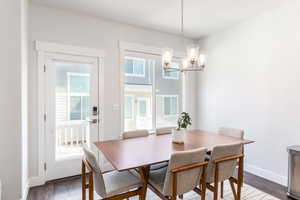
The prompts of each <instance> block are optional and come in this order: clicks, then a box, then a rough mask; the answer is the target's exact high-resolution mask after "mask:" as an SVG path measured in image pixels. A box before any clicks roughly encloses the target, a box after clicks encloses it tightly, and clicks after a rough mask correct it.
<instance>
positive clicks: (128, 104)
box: [124, 96, 133, 119]
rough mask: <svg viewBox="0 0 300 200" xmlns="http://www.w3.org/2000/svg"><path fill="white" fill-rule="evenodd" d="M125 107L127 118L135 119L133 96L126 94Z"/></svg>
mask: <svg viewBox="0 0 300 200" xmlns="http://www.w3.org/2000/svg"><path fill="white" fill-rule="evenodd" d="M124 108H125V109H124V116H125V119H133V97H131V96H125V106H124Z"/></svg>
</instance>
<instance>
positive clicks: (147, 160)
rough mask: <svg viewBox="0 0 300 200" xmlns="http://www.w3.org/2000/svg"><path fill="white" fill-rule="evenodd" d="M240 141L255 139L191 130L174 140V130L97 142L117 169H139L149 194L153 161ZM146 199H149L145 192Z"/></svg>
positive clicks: (249, 141) (247, 142)
mask: <svg viewBox="0 0 300 200" xmlns="http://www.w3.org/2000/svg"><path fill="white" fill-rule="evenodd" d="M238 142H240V143H243V144H244V145H246V144H250V143H253V142H254V141H251V140H247V139H239V138H236V137H230V136H225V135H220V134H215V133H211V132H207V131H202V130H191V131H188V132H187V133H186V134H185V137H184V143H183V144H176V143H173V142H172V134H165V135H154V134H153V135H149V136H147V137H138V138H131V139H125V140H124V139H117V140H108V141H99V142H95V143H94V144H95V145H96V147H97V149H98V150H100V151H101V152H102V153H103V155H104V156H105V157H106V159H107V160H108V161H109V162H110V163H111V164H112V166H113V167H114V168H115V169H116V170H118V171H124V170H130V169H139V170H138V171H139V172H140V175H141V178H142V180H143V181H144V188H145V195H146V191H147V183H148V176H149V169H150V166H151V165H154V164H158V163H162V162H166V161H168V160H169V159H170V157H171V155H172V153H174V152H178V151H185V150H193V149H197V148H201V147H205V148H207V151H211V150H212V148H213V147H214V146H217V145H223V144H232V143H238ZM142 199H145V196H144V197H143V198H142Z"/></svg>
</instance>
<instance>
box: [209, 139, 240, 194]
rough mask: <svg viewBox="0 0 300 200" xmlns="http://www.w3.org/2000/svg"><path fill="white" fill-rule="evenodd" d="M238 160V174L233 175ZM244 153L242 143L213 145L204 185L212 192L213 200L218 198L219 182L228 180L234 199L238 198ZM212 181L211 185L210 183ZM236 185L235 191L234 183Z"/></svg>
mask: <svg viewBox="0 0 300 200" xmlns="http://www.w3.org/2000/svg"><path fill="white" fill-rule="evenodd" d="M237 162H238V176H237V178H234V177H233V173H234V170H235V169H236V165H237ZM243 165H244V154H243V144H242V143H234V144H226V145H219V146H215V147H214V148H213V150H212V151H211V157H210V160H209V161H208V167H207V177H206V182H207V184H206V187H207V189H209V190H210V191H212V192H213V193H214V198H213V199H214V200H217V199H218V189H219V183H221V182H223V181H225V180H229V183H230V186H231V189H232V192H233V195H234V199H235V200H240V198H241V187H242V182H243V167H244V166H243ZM212 183H213V185H211V184H212ZM234 184H236V185H237V191H236V189H235V185H234Z"/></svg>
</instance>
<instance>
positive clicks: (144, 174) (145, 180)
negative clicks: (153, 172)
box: [139, 166, 150, 200]
mask: <svg viewBox="0 0 300 200" xmlns="http://www.w3.org/2000/svg"><path fill="white" fill-rule="evenodd" d="M149 171H150V166H145V167H139V173H140V176H141V179H142V181H143V194H142V195H140V197H139V200H145V199H146V195H147V186H148V178H149Z"/></svg>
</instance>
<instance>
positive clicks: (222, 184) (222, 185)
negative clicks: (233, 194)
mask: <svg viewBox="0 0 300 200" xmlns="http://www.w3.org/2000/svg"><path fill="white" fill-rule="evenodd" d="M221 198H222V199H223V198H224V181H222V182H221Z"/></svg>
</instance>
